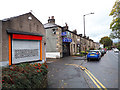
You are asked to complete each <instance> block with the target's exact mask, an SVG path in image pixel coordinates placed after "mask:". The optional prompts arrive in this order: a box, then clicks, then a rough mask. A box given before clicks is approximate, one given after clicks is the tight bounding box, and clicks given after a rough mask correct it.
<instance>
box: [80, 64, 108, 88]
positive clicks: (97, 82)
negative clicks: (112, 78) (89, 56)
mask: <svg viewBox="0 0 120 90" xmlns="http://www.w3.org/2000/svg"><path fill="white" fill-rule="evenodd" d="M80 67H81V69H83V70H84V71H85V73H86V74H87V75H88V76H89V77H90V79H91V80H92V81H93V83H94V84H95V85H96V86H97V88H100V89H101V88H104V89H105V90H107V88H106V87H105V86H104V85H103V84H102V83H101V82H100V81H99V80H98V79H97V78H96V77H95V76H94V75H93V74H92V73H91V72H90V71H89V70H87V69H86V68H85V67H83V66H80Z"/></svg>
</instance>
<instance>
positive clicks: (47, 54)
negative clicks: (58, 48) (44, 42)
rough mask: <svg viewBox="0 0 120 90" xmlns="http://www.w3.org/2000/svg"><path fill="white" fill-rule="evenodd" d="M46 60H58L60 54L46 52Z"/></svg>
mask: <svg viewBox="0 0 120 90" xmlns="http://www.w3.org/2000/svg"><path fill="white" fill-rule="evenodd" d="M46 58H60V52H46Z"/></svg>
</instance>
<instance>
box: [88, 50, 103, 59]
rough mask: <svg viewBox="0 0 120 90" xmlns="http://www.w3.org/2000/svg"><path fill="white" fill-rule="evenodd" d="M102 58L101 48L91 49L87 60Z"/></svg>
mask: <svg viewBox="0 0 120 90" xmlns="http://www.w3.org/2000/svg"><path fill="white" fill-rule="evenodd" d="M100 58H101V52H100V50H90V51H89V52H88V54H87V60H90V59H97V60H99V59H100Z"/></svg>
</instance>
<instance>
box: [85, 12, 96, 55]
mask: <svg viewBox="0 0 120 90" xmlns="http://www.w3.org/2000/svg"><path fill="white" fill-rule="evenodd" d="M90 14H94V13H88V14H85V15H83V24H84V37H85V36H86V35H85V16H86V15H90ZM84 40H85V39H84ZM85 53H86V40H85Z"/></svg>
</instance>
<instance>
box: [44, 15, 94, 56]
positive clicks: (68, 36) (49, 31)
mask: <svg viewBox="0 0 120 90" xmlns="http://www.w3.org/2000/svg"><path fill="white" fill-rule="evenodd" d="M44 28H45V30H46V47H47V48H46V57H47V58H61V57H65V56H69V55H76V54H77V53H80V52H81V51H88V50H89V49H90V48H95V43H94V42H93V40H91V39H89V37H86V36H82V34H77V30H73V31H70V30H69V29H68V28H69V27H68V25H67V24H66V25H65V26H59V25H57V24H55V19H54V16H52V17H51V18H50V17H49V19H48V23H46V24H44Z"/></svg>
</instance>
